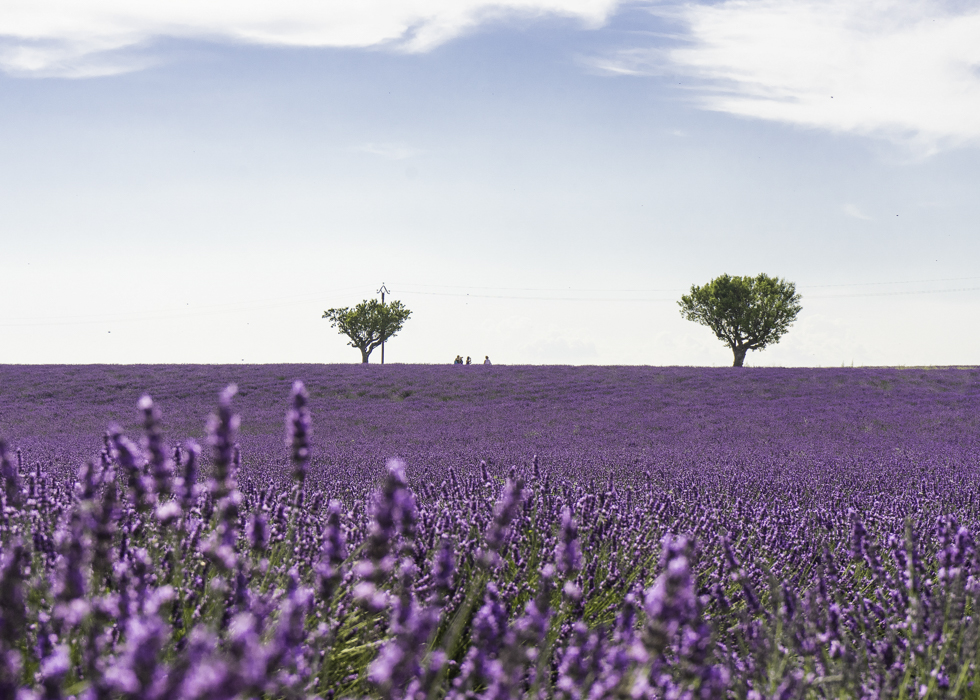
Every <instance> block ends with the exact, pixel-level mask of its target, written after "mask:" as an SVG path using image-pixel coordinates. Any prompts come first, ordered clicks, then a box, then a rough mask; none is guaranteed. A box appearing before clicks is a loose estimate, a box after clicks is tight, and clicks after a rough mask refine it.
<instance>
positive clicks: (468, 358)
mask: <svg viewBox="0 0 980 700" xmlns="http://www.w3.org/2000/svg"><path fill="white" fill-rule="evenodd" d="M466 364H468V365H472V364H473V360H472V359H470V356H469V355H467V356H466Z"/></svg>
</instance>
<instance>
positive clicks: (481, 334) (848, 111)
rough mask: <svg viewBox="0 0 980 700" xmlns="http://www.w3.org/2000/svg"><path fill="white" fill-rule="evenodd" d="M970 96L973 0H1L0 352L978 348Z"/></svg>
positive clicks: (166, 356)
mask: <svg viewBox="0 0 980 700" xmlns="http://www.w3.org/2000/svg"><path fill="white" fill-rule="evenodd" d="M978 115H980V7H978V6H977V5H976V4H975V3H973V2H958V1H955V0H948V1H945V2H944V1H941V0H846V1H844V0H720V1H719V0H715V1H713V2H683V3H682V2H674V1H672V0H664V1H663V2H619V1H616V0H502V1H499V2H485V1H483V0H356V1H354V0H350V1H349V0H335V1H334V2H329V3H324V2H317V1H314V0H276V1H275V2H272V1H266V0H262V1H256V0H235V1H234V2H233V1H232V0H211V1H210V2H200V0H195V1H193V2H192V1H190V0H168V1H167V2H161V1H153V2H134V1H133V0H128V1H124V0H29V1H28V0H0V363H126V364H130V363H280V362H282V363H286V362H324V363H346V362H358V361H359V360H360V354H359V352H358V351H357V350H355V349H354V348H351V347H350V346H348V345H346V339H345V338H344V337H343V336H341V335H339V334H338V333H337V331H336V330H335V329H333V328H331V326H330V323H329V322H328V321H327V320H325V319H323V318H321V317H322V314H323V311H324V310H325V309H328V308H335V307H343V306H352V305H354V304H356V303H358V302H360V301H362V300H364V299H366V298H370V297H376V296H377V290H378V289H379V288H380V287H381V286H382V284H384V285H385V286H386V288H387V289H388V290H390V295H389V296H388V297H387V298H388V299H398V300H400V301H402V302H403V303H404V304H405V305H406V306H408V307H409V308H410V309H411V310H412V317H411V318H410V319H409V321H408V323H407V324H406V325H405V328H404V329H403V330H402V331H401V333H400V334H399V335H398V336H396V337H395V338H393V339H392V340H391V341H390V342H389V343H388V344H387V346H386V350H385V359H386V361H387V362H397V363H435V364H437V363H451V362H452V360H453V358H454V357H455V356H456V355H457V354H461V355H463V356H467V355H469V356H472V357H473V358H474V360H475V361H478V362H479V361H482V360H483V358H484V356H489V357H490V359H491V360H492V361H493V362H495V363H497V364H616V365H627V364H649V365H696V366H722V365H729V364H731V361H732V355H731V351H730V350H729V349H728V348H727V347H726V346H725V345H724V344H723V343H721V342H720V341H719V340H718V339H716V338H715V337H714V334H713V333H712V332H711V331H710V330H708V329H707V328H705V327H703V326H699V325H697V324H694V323H691V322H689V321H686V320H684V319H683V318H682V317H681V315H680V313H679V309H678V306H677V300H678V299H679V298H680V296H681V295H682V294H684V293H685V292H686V291H688V290H689V289H690V288H691V286H692V285H695V284H697V285H700V284H704V283H706V282H708V281H709V280H711V279H712V278H714V277H716V276H718V275H720V274H723V273H727V274H732V275H757V274H759V273H766V274H769V275H771V276H776V277H781V278H784V279H786V280H789V281H791V282H793V283H795V284H796V287H797V290H798V291H799V292H800V294H801V295H802V305H803V310H802V312H801V313H800V315H799V318H798V319H797V321H796V323H795V324H794V325H793V326H792V327H791V329H790V331H789V332H788V334H787V335H786V336H785V337H784V338H783V339H782V340H781V341H780V342H779V343H778V344H777V345H774V346H771V347H769V348H767V349H765V350H763V351H761V352H752V353H750V354H749V356H748V357H747V359H746V365H747V366H753V365H754V366H823V367H828V366H838V367H839V366H841V365H846V366H851V365H855V366H863V365H899V366H902V365H904V366H918V365H978V364H980V324H977V322H976V319H977V318H978V317H980V266H978V264H977V260H980V196H977V192H978V191H980V167H978V166H980V149H978V146H980V116H978ZM379 359H380V358H379V357H378V353H377V352H376V353H375V355H373V356H372V360H373V361H377V360H379Z"/></svg>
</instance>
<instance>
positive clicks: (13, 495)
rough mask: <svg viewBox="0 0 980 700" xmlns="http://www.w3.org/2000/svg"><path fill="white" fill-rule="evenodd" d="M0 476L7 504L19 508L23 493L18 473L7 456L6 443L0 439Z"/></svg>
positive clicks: (22, 500)
mask: <svg viewBox="0 0 980 700" xmlns="http://www.w3.org/2000/svg"><path fill="white" fill-rule="evenodd" d="M0 472H2V474H0V476H2V477H3V491H4V495H5V496H6V497H7V505H8V506H10V507H11V508H20V507H21V506H22V505H23V504H24V493H23V489H22V488H21V483H20V474H18V473H17V472H18V470H17V467H15V466H14V464H13V462H11V461H10V459H9V458H8V457H7V443H6V442H4V441H3V440H0Z"/></svg>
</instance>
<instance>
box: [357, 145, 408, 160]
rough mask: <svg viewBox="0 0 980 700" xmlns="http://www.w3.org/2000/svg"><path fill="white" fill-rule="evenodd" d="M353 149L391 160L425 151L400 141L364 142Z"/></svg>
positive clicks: (403, 158)
mask: <svg viewBox="0 0 980 700" xmlns="http://www.w3.org/2000/svg"><path fill="white" fill-rule="evenodd" d="M351 150H352V151H360V152H361V153H370V154H372V155H376V156H381V157H382V158H389V159H391V160H405V159H406V158H412V157H413V156H417V155H421V154H422V153H423V151H422V150H421V149H418V148H412V147H411V146H406V145H404V144H398V143H362V144H359V145H357V146H353V147H351Z"/></svg>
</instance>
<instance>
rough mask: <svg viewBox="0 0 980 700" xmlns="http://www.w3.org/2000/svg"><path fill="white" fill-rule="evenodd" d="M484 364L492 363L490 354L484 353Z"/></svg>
mask: <svg viewBox="0 0 980 700" xmlns="http://www.w3.org/2000/svg"><path fill="white" fill-rule="evenodd" d="M483 364H485V365H489V364H491V362H490V356H489V355H484V356H483Z"/></svg>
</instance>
